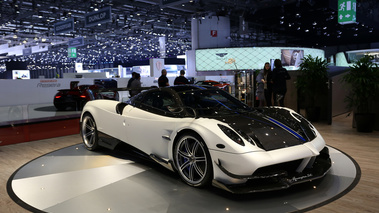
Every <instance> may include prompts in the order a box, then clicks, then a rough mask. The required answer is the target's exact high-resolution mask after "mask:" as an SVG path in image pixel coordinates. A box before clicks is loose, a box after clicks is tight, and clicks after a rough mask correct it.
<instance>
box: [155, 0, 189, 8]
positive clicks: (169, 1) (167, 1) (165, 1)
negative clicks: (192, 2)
mask: <svg viewBox="0 0 379 213" xmlns="http://www.w3.org/2000/svg"><path fill="white" fill-rule="evenodd" d="M187 2H188V0H161V6H163V7H168V6H174V5H178V4H182V3H187Z"/></svg>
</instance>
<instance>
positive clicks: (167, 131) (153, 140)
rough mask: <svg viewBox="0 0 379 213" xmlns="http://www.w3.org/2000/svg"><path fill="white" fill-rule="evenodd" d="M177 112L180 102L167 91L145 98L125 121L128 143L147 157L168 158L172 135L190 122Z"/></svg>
mask: <svg viewBox="0 0 379 213" xmlns="http://www.w3.org/2000/svg"><path fill="white" fill-rule="evenodd" d="M177 108H178V102H177V99H176V98H175V96H174V95H173V94H172V93H170V92H168V91H161V90H156V91H153V92H150V93H149V94H147V95H145V96H144V98H143V99H142V100H141V101H140V103H138V104H136V107H134V108H133V109H132V110H130V111H129V112H127V115H126V117H125V118H126V120H125V124H126V137H127V140H128V143H129V144H131V145H133V146H135V147H136V148H138V149H140V150H142V151H143V152H145V153H147V154H155V155H158V156H161V157H164V158H167V157H168V145H169V143H170V140H171V139H172V138H171V139H170V135H171V133H172V132H173V131H175V129H176V127H177V126H178V124H179V123H183V122H188V120H189V119H190V118H183V117H181V116H180V115H179V113H177V112H175V109H177Z"/></svg>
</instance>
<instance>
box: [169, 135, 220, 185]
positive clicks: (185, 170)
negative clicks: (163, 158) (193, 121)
mask: <svg viewBox="0 0 379 213" xmlns="http://www.w3.org/2000/svg"><path fill="white" fill-rule="evenodd" d="M174 160H175V166H176V168H177V170H178V173H179V175H180V177H181V178H182V180H183V181H184V182H186V183H187V184H188V185H190V186H195V187H203V186H206V185H208V184H209V183H210V182H211V180H212V178H213V169H212V161H211V157H210V155H209V151H208V148H207V147H206V145H205V143H204V141H203V139H202V138H201V137H200V136H198V135H197V134H194V133H188V134H185V135H182V136H181V137H180V138H179V140H178V142H177V143H176V144H175V148H174Z"/></svg>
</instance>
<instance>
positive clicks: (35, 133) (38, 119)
mask: <svg viewBox="0 0 379 213" xmlns="http://www.w3.org/2000/svg"><path fill="white" fill-rule="evenodd" d="M80 114H81V111H57V109H56V108H55V107H54V105H52V104H51V103H50V104H49V103H45V104H44V103H41V104H28V105H17V106H2V107H0V146H3V145H9V144H16V143H23V142H29V141H33V140H41V139H46V138H54V137H60V136H65V135H71V134H78V133H79V117H80Z"/></svg>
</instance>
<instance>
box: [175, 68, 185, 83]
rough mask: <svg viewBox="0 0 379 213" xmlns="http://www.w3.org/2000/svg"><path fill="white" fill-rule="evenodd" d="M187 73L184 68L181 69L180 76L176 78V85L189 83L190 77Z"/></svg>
mask: <svg viewBox="0 0 379 213" xmlns="http://www.w3.org/2000/svg"><path fill="white" fill-rule="evenodd" d="M185 74H186V72H185V71H184V70H180V76H178V77H176V78H175V81H174V85H181V84H188V79H187V78H186V77H184V75H185Z"/></svg>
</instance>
